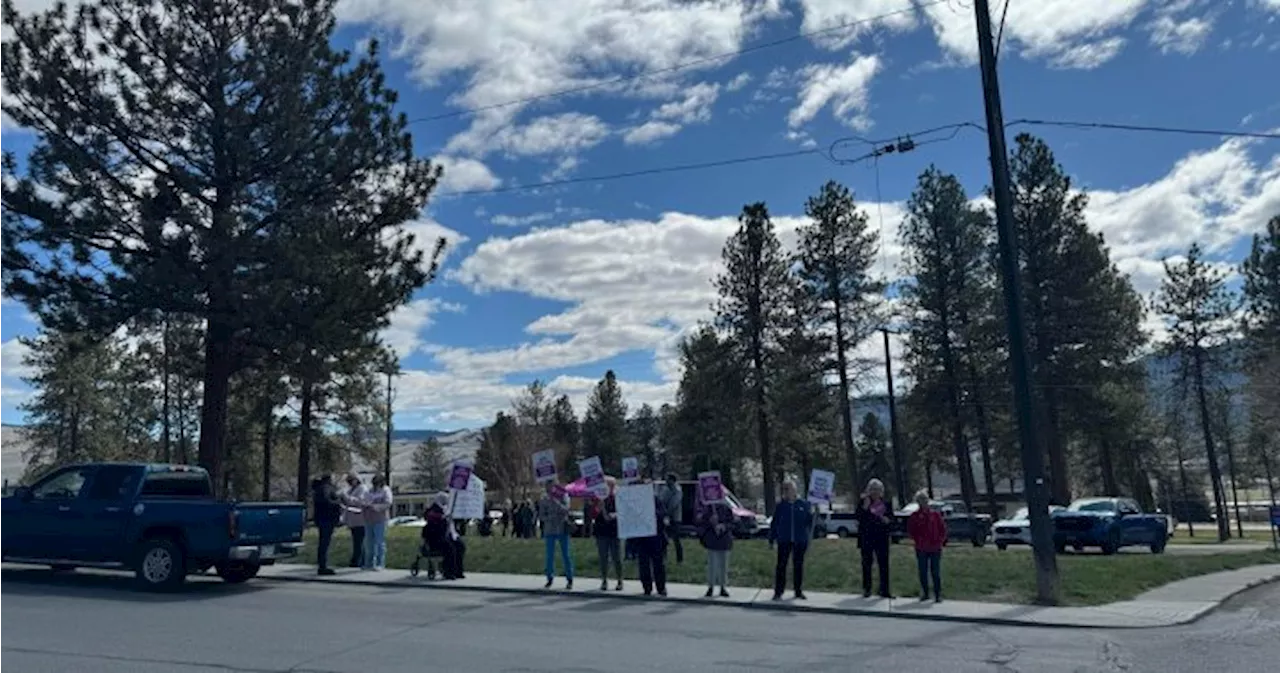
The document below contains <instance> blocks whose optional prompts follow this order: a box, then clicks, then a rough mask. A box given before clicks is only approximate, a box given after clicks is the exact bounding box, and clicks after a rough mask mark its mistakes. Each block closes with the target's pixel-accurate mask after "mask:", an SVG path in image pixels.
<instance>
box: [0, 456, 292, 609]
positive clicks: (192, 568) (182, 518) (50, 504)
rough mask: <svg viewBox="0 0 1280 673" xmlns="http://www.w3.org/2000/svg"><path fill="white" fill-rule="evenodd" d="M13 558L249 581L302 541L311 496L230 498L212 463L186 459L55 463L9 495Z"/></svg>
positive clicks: (159, 579)
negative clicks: (209, 467)
mask: <svg viewBox="0 0 1280 673" xmlns="http://www.w3.org/2000/svg"><path fill="white" fill-rule="evenodd" d="M2 511H3V529H2V530H3V533H2V534H0V537H2V540H0V555H2V556H3V558H4V560H5V561H12V562H15V563H33V564H40V565H49V566H52V567H53V568H55V569H59V570H70V569H73V568H77V567H93V568H114V569H123V570H132V571H133V572H134V574H135V575H136V577H137V580H138V583H139V584H140V585H142V586H143V587H145V588H149V589H173V588H176V587H178V586H180V585H181V584H182V583H183V581H184V580H185V579H186V576H187V575H188V574H189V573H203V572H205V571H206V570H208V569H210V568H216V569H217V571H218V576H219V577H221V578H222V579H224V580H226V581H227V582H231V583H239V582H244V581H247V580H249V579H251V578H252V577H254V576H255V575H257V574H258V570H259V569H260V568H261V567H262V566H264V565H271V564H273V563H275V562H276V561H277V560H279V559H284V558H290V557H292V556H294V555H296V554H297V553H298V551H299V550H300V549H301V548H302V544H303V543H302V529H303V527H304V525H305V524H306V515H307V511H306V507H305V506H304V505H303V504H302V503H296V502H293V503H283V502H261V503H254V502H235V503H233V502H225V501H220V500H217V499H215V498H214V497H213V484H212V482H211V481H210V480H209V473H208V472H206V471H205V470H203V469H201V468H199V467H192V466H187V465H154V464H142V463H93V464H86V465H73V466H70V467H64V468H61V469H58V470H54V471H53V472H51V473H50V474H48V475H46V476H45V477H43V478H42V479H40V480H39V481H37V482H36V483H34V484H32V485H31V486H23V487H19V488H18V489H17V490H16V491H15V492H14V494H13V496H11V497H8V498H5V499H4V500H3V505H2Z"/></svg>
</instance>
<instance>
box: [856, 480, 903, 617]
mask: <svg viewBox="0 0 1280 673" xmlns="http://www.w3.org/2000/svg"><path fill="white" fill-rule="evenodd" d="M853 516H854V518H855V519H856V520H857V522H858V550H859V551H860V552H862V597H863V598H870V597H871V566H872V564H873V563H874V564H876V565H878V566H880V592H879V593H880V597H881V598H893V594H892V593H890V592H889V541H890V540H889V538H890V535H891V534H892V532H893V507H892V506H890V504H889V501H888V500H885V499H884V482H881V481H880V480H879V479H872V480H871V481H869V482H867V490H866V491H864V492H863V494H862V499H861V500H860V501H859V502H858V509H857V510H855V511H854V513H853Z"/></svg>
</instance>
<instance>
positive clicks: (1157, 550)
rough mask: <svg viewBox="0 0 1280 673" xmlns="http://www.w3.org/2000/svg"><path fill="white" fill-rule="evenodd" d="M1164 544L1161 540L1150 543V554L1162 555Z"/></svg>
mask: <svg viewBox="0 0 1280 673" xmlns="http://www.w3.org/2000/svg"><path fill="white" fill-rule="evenodd" d="M1164 544H1165V541H1164V540H1161V541H1159V542H1155V543H1152V545H1151V553H1152V554H1163V553H1164Z"/></svg>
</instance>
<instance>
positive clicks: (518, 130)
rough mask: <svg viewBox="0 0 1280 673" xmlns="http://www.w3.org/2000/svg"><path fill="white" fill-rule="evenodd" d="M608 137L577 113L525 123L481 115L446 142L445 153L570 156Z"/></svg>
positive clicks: (604, 130) (597, 122) (605, 130)
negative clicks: (520, 123)
mask: <svg viewBox="0 0 1280 673" xmlns="http://www.w3.org/2000/svg"><path fill="white" fill-rule="evenodd" d="M608 136H609V127H608V126H607V125H606V124H605V123H604V122H603V121H601V120H600V118H599V117H595V116H593V115H587V114H582V113H580V112H565V113H563V114H557V115H551V116H547V117H539V118H537V119H535V120H533V121H531V122H529V123H528V124H524V125H515V124H511V123H510V121H509V118H508V117H507V115H501V114H494V115H481V116H480V117H479V118H478V119H477V120H476V122H475V123H474V124H473V125H472V126H471V128H469V129H468V130H466V131H464V132H462V133H459V134H458V135H456V136H454V137H453V138H450V139H449V142H448V144H447V145H446V146H445V151H446V152H448V153H450V154H469V155H475V156H479V157H483V156H485V155H487V154H491V153H493V152H502V153H503V154H505V155H506V156H508V157H535V156H547V155H556V154H572V153H575V152H580V151H582V150H585V149H590V148H592V147H595V146H596V145H598V144H600V142H601V141H603V140H604V139H605V138H607V137H608Z"/></svg>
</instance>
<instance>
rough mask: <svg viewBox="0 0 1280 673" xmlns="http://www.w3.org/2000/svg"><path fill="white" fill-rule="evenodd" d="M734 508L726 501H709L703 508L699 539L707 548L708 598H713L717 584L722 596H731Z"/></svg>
mask: <svg viewBox="0 0 1280 673" xmlns="http://www.w3.org/2000/svg"><path fill="white" fill-rule="evenodd" d="M732 521H733V510H732V509H730V508H729V505H727V504H725V503H724V502H713V503H708V504H706V505H705V506H704V508H703V510H702V518H701V520H700V521H699V522H698V523H699V526H698V528H699V535H698V539H699V540H700V541H701V542H702V546H703V547H705V548H706V550H707V594H706V597H707V598H711V594H712V592H713V591H714V590H715V587H716V585H719V586H720V597H721V598H728V597H729V589H728V584H729V550H731V549H733V531H732V530H731V529H730V528H729V523H730V522H732Z"/></svg>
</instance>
